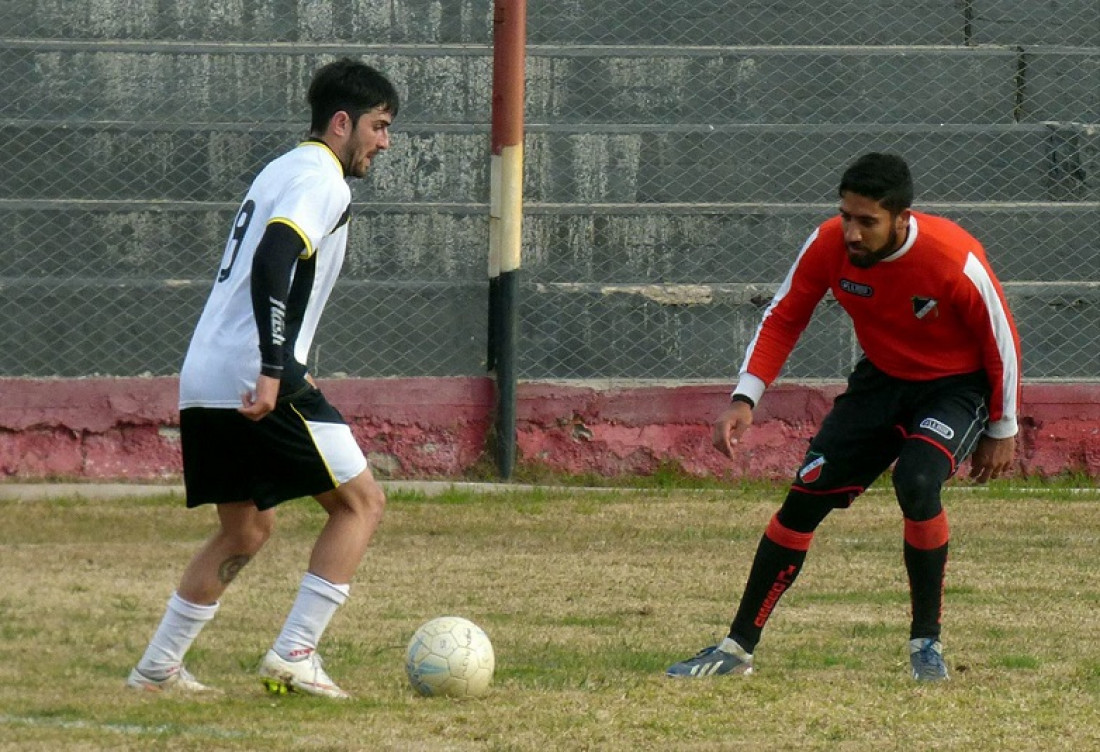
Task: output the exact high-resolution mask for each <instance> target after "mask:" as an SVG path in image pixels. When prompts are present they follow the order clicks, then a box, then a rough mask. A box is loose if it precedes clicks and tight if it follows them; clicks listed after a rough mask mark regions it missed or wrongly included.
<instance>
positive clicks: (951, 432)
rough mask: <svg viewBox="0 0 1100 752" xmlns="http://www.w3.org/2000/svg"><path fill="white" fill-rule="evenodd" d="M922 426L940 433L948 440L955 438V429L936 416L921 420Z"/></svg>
mask: <svg viewBox="0 0 1100 752" xmlns="http://www.w3.org/2000/svg"><path fill="white" fill-rule="evenodd" d="M920 427H921V428H927V429H928V430H929V431H931V432H932V433H938V434H939V435H940V436H942V437H944V438H945V439H948V440H950V439H953V438H955V429H954V428H952V427H951V426H949V425H947V424H946V423H943V422H941V421H938V420H936V419H935V418H925V419H924V420H922V421H921V422H920Z"/></svg>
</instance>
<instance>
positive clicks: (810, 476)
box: [798, 452, 825, 483]
mask: <svg viewBox="0 0 1100 752" xmlns="http://www.w3.org/2000/svg"><path fill="white" fill-rule="evenodd" d="M809 460H810V461H809V462H807V463H806V464H805V465H803V466H802V469H801V470H799V471H798V479H799V480H801V481H802V482H803V483H813V482H814V481H815V480H817V479H818V478H820V477H821V470H822V468H824V467H825V457H824V455H821V454H818V453H817V452H811V453H810V455H809Z"/></svg>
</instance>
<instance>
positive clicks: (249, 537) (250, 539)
mask: <svg viewBox="0 0 1100 752" xmlns="http://www.w3.org/2000/svg"><path fill="white" fill-rule="evenodd" d="M274 527H275V518H274V516H273V515H258V516H256V517H255V518H253V519H251V520H249V521H248V523H247V524H245V525H241V526H239V527H234V528H232V529H228V530H224V529H223V531H222V534H223V535H225V536H226V537H227V538H228V539H229V546H230V548H232V549H233V550H234V551H236V552H237V553H239V554H242V555H245V556H248V557H252V556H255V555H256V554H257V553H259V551H260V549H261V548H263V547H264V544H265V543H267V541H268V539H269V538H270V537H271V533H272V530H273V529H274Z"/></svg>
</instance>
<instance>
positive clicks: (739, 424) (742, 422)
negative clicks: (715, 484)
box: [712, 402, 752, 460]
mask: <svg viewBox="0 0 1100 752" xmlns="http://www.w3.org/2000/svg"><path fill="white" fill-rule="evenodd" d="M751 425H752V408H751V407H749V406H748V404H747V403H745V402H731V403H730V406H729V407H727V408H726V409H725V411H724V412H723V413H722V414H721V415H719V416H718V419H717V420H715V421H714V435H713V438H712V440H713V442H714V448H715V449H717V450H718V451H719V452H721V453H722V454H724V455H726V456H727V457H729V458H730V459H731V460H732V459H733V447H734V445H735V444H736V443H737V442H738V441H740V440H741V434H743V433H745V429H747V428H748V427H749V426H751Z"/></svg>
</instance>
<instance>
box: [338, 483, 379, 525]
mask: <svg viewBox="0 0 1100 752" xmlns="http://www.w3.org/2000/svg"><path fill="white" fill-rule="evenodd" d="M345 491H346V492H345V493H344V494H342V501H343V506H344V507H345V508H346V510H347V511H348V512H350V513H352V514H355V515H358V516H362V517H364V518H374V519H377V518H379V517H381V516H382V511H383V510H384V509H385V508H386V492H385V491H383V490H382V486H380V485H379V484H378V482H377V481H375V480H374V479H373V478H358V479H356V480H355V481H353V482H351V483H349V484H348V485H347V487H346V489H345Z"/></svg>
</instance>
